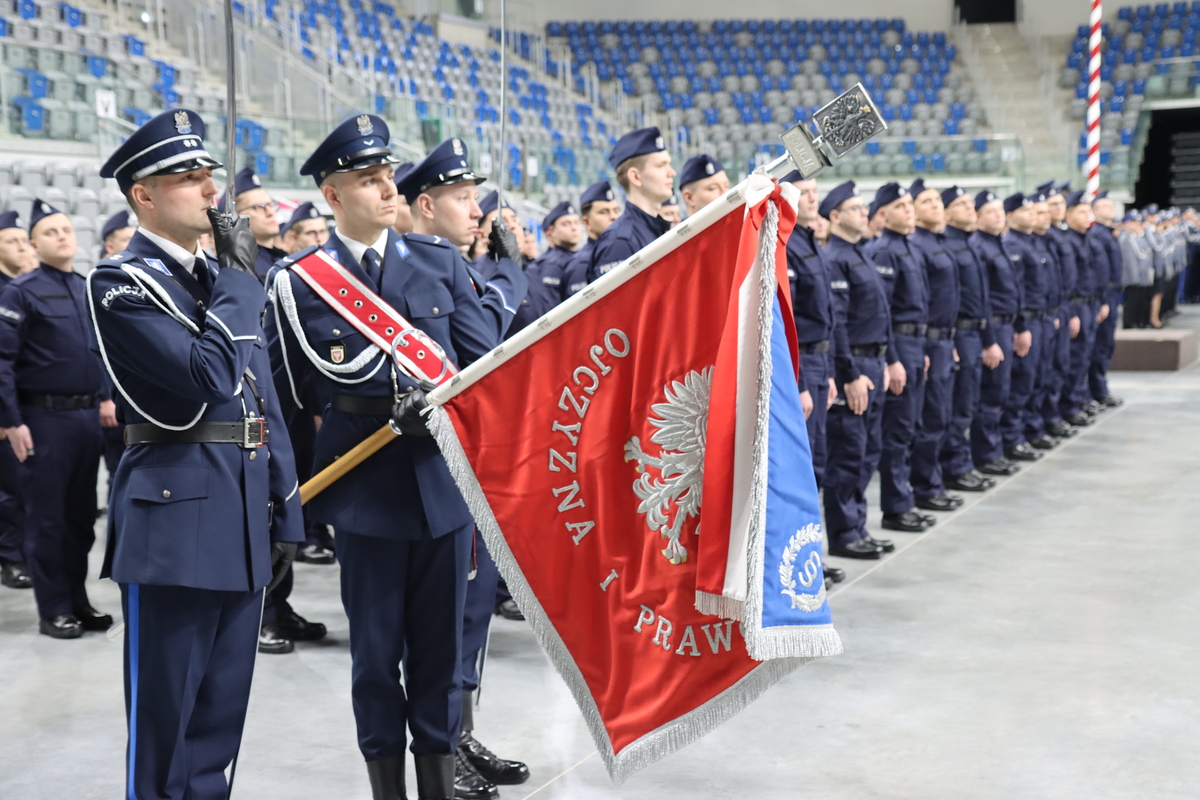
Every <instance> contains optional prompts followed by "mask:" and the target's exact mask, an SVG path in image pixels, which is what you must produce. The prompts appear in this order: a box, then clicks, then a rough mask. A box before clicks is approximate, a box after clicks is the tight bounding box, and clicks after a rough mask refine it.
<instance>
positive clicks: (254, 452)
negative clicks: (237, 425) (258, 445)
mask: <svg viewBox="0 0 1200 800" xmlns="http://www.w3.org/2000/svg"><path fill="white" fill-rule="evenodd" d="M256 458H258V451H257V450H251V451H250V460H251V461H253V460H254V459H256Z"/></svg>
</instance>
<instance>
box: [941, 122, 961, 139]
mask: <svg viewBox="0 0 1200 800" xmlns="http://www.w3.org/2000/svg"><path fill="white" fill-rule="evenodd" d="M942 130H943V131H944V132H945V134H946V135H947V136H957V135H958V120H956V119H948V120H945V121H943V122H942Z"/></svg>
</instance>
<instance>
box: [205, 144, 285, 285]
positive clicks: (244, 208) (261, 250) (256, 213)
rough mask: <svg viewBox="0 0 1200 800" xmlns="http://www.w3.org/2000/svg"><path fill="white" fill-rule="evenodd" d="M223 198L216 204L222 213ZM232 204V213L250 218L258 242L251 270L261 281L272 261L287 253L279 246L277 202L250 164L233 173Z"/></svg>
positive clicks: (265, 276)
mask: <svg viewBox="0 0 1200 800" xmlns="http://www.w3.org/2000/svg"><path fill="white" fill-rule="evenodd" d="M225 201H226V195H225V194H224V193H222V195H221V199H220V200H219V201H218V203H217V208H218V209H219V210H220V211H221V212H222V213H224V212H225V211H226V208H225ZM233 203H234V206H235V209H236V213H237V214H239V215H241V216H244V217H247V218H248V219H249V220H250V231H251V232H252V233H253V234H254V241H255V242H256V243H257V245H258V254H257V256H256V257H255V259H254V273H255V274H256V275H258V276H259V278H261V279H262V280H264V281H265V280H266V278H267V273H268V272H270V270H271V267H273V266H274V265H275V262H276V261H278V260H279V259H281V258H283V257H284V256H285V255H287V253H285V252H284V251H283V250H281V249H280V248H279V243H280V242H279V234H280V230H279V220H278V219H277V218H276V216H275V212H276V211H278V210H279V204H278V203H276V202H275V201H274V200H273V199H272V198H271V195H270V194H269V193H268V192H267V190H266V189H264V188H263V186H262V181H261V180H260V179H259V177H258V175H257V173H255V172H254V169H253V167H246V168H244V169H241V170H239V171H238V172H237V174H236V175H234V178H233Z"/></svg>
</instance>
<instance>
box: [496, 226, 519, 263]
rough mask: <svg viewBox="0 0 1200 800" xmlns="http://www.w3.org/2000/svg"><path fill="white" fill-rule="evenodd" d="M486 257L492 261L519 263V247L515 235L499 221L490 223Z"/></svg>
mask: <svg viewBox="0 0 1200 800" xmlns="http://www.w3.org/2000/svg"><path fill="white" fill-rule="evenodd" d="M488 255H489V256H491V257H492V258H493V259H494V260H496V261H499V260H500V259H502V258H508V259H511V260H513V261H516V262H517V263H518V264H520V263H521V245H520V243H518V242H517V235H516V234H515V233H513V232H512V231H510V230H509V229H508V226H507V225H505V224H504V223H503V222H501V221H500V220H499V219H497V220H495V221H494V222H493V223H492V232H491V233H490V234H488Z"/></svg>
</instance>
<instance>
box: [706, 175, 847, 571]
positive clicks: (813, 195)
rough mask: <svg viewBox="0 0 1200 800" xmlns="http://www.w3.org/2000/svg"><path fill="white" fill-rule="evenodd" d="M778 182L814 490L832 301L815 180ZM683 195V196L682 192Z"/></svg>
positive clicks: (828, 387) (823, 425) (828, 389)
mask: <svg viewBox="0 0 1200 800" xmlns="http://www.w3.org/2000/svg"><path fill="white" fill-rule="evenodd" d="M689 163H690V162H689ZM780 181H781V182H785V181H786V182H790V183H793V184H795V186H796V188H797V189H799V190H800V200H799V203H798V204H797V206H796V227H795V228H793V229H792V235H791V236H790V237H788V242H787V261H788V278H789V280H790V282H791V289H792V311H793V312H794V316H795V320H796V337H797V341H798V342H799V349H800V405H801V407H802V408H803V409H804V418H805V423H806V425H807V427H808V443H809V446H810V447H811V448H812V462H813V473H814V475H816V478H817V486H820V485H821V481H822V479H823V478H824V476H825V459H826V430H827V420H828V417H829V407H830V406H831V405H833V402H834V401H835V400H836V399H837V396H838V394H837V385H836V383H835V382H834V379H833V353H832V349H833V348H832V342H833V338H834V336H833V298H832V296H831V294H830V290H829V280H830V278H829V265H828V264H826V263H825V258H824V256H823V255H822V252H821V248H819V247H818V246H817V243H816V240H815V238H814V237H813V231H812V227H811V226H812V223H813V220H814V219H816V217H817V208H818V204H817V182H816V181H815V180H804V178H803V177H802V176H801V175H800V173H799V172H798V171H796V170H793V171H792V172H789V173H788V174H787V175H785V176H783V178H781V179H780ZM721 194H724V192H722V193H721ZM718 196H719V195H718ZM684 197H685V198H686V197H687V193H686V192H685V193H684ZM709 202H711V200H710V201H709ZM697 210H699V209H697ZM689 216H690V214H689ZM825 577H826V579H828V580H831V581H834V582H841V581H842V580H844V579H845V577H846V573H845V572H844V571H843V570H840V569H837V568H836V567H830V566H828V565H826V567H825Z"/></svg>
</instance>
